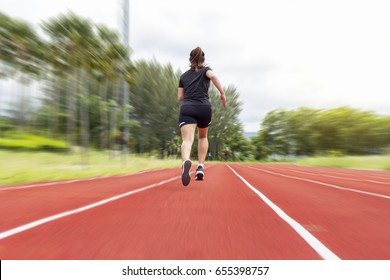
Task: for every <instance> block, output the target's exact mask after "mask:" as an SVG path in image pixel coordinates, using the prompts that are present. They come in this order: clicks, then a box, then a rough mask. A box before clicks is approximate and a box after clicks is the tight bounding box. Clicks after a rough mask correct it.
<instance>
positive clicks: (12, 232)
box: [0, 176, 180, 240]
mask: <svg viewBox="0 0 390 280" xmlns="http://www.w3.org/2000/svg"><path fill="white" fill-rule="evenodd" d="M179 178H180V177H179V176H177V177H173V178H171V179H167V180H164V181H161V182H159V183H155V184H152V185H149V186H146V187H142V188H140V189H136V190H132V191H129V192H126V193H123V194H120V195H116V196H113V197H110V198H107V199H103V200H100V201H98V202H95V203H92V204H88V205H86V206H83V207H79V208H76V209H73V210H69V211H66V212H63V213H59V214H56V215H53V216H49V217H46V218H43V219H39V220H36V221H34V222H31V223H28V224H25V225H22V226H18V227H16V228H13V229H10V230H7V231H4V232H1V233H0V240H1V239H4V238H7V237H9V236H12V235H15V234H18V233H21V232H23V231H26V230H29V229H32V228H34V227H37V226H40V225H43V224H46V223H49V222H52V221H55V220H58V219H61V218H64V217H67V216H71V215H74V214H77V213H80V212H84V211H87V210H89V209H92V208H96V207H98V206H101V205H104V204H107V203H110V202H113V201H115V200H118V199H121V198H124V197H126V196H130V195H133V194H135V193H138V192H142V191H146V190H148V189H151V188H155V187H158V186H161V185H163V184H166V183H169V182H171V181H174V180H177V179H179Z"/></svg>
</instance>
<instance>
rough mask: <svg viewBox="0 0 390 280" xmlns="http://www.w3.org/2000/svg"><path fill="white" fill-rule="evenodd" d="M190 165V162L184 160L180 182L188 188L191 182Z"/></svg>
mask: <svg viewBox="0 0 390 280" xmlns="http://www.w3.org/2000/svg"><path fill="white" fill-rule="evenodd" d="M191 165H192V162H191V161H190V160H186V161H185V162H184V166H183V170H182V174H181V182H182V183H183V186H188V184H189V183H190V181H191V176H190V169H191Z"/></svg>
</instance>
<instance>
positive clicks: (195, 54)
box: [190, 47, 204, 71]
mask: <svg viewBox="0 0 390 280" xmlns="http://www.w3.org/2000/svg"><path fill="white" fill-rule="evenodd" d="M203 63H204V52H203V51H202V49H201V48H200V47H196V48H195V49H193V50H192V51H191V53H190V67H191V70H194V71H198V69H199V68H202V67H203Z"/></svg>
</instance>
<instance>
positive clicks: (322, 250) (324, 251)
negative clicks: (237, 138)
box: [227, 165, 340, 260]
mask: <svg viewBox="0 0 390 280" xmlns="http://www.w3.org/2000/svg"><path fill="white" fill-rule="evenodd" d="M227 166H228V167H229V168H230V169H231V170H232V171H233V173H234V174H236V176H237V177H238V178H240V179H241V181H243V182H244V183H245V185H247V187H249V188H250V189H251V190H252V191H254V192H255V193H256V194H257V195H258V196H259V197H260V198H261V199H262V200H263V201H264V202H265V203H266V204H267V205H268V206H269V207H271V209H272V210H274V211H275V213H276V214H278V215H279V217H281V218H282V219H283V220H284V221H285V222H286V223H288V224H289V225H290V226H291V227H292V228H293V229H294V230H295V231H296V232H297V233H298V234H299V235H300V236H301V237H302V238H303V239H304V240H305V241H306V242H307V243H308V244H309V245H310V246H311V247H312V248H313V249H314V250H315V251H316V252H317V253H318V254H319V255H320V256H321V257H322V258H323V259H325V260H340V258H339V257H338V256H337V255H336V254H334V253H333V252H332V251H331V250H329V249H328V248H327V247H326V246H325V245H324V244H322V243H321V241H319V240H318V239H317V238H315V237H314V236H313V235H312V234H311V233H310V232H309V231H307V230H306V229H305V228H304V227H303V226H302V225H301V224H299V223H298V222H297V221H295V220H294V219H293V218H291V217H290V216H289V215H287V214H286V213H285V212H284V211H283V210H282V209H280V208H279V207H278V206H277V205H276V204H274V203H273V202H272V201H271V200H269V199H268V198H267V197H266V196H265V195H264V194H263V193H261V192H260V191H259V190H257V189H256V188H255V187H253V186H252V185H251V184H250V183H249V182H248V181H247V180H245V179H244V178H243V177H242V176H241V175H239V174H238V173H237V172H236V171H235V170H234V169H233V168H232V167H231V166H230V165H227Z"/></svg>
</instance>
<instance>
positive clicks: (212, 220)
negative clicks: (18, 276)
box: [0, 164, 390, 260]
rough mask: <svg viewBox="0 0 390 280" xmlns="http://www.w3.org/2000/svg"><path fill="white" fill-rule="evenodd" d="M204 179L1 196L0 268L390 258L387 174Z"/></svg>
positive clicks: (156, 176) (296, 170) (212, 172)
mask: <svg viewBox="0 0 390 280" xmlns="http://www.w3.org/2000/svg"><path fill="white" fill-rule="evenodd" d="M205 171H206V177H205V179H206V180H205V181H200V182H199V181H194V180H192V181H191V183H190V185H189V186H188V187H183V186H182V185H181V180H180V177H179V176H180V168H176V169H164V170H157V171H150V172H145V173H138V174H133V175H128V176H121V177H110V178H96V179H91V180H77V181H74V182H55V183H52V184H46V185H45V184H35V185H25V186H12V187H6V186H4V187H0V217H1V224H0V259H3V260H4V259H75V260H77V259H112V260H118V259H129V260H135V259H144V260H148V259H166V260H172V259H183V260H191V259H215V260H219V259H222V260H227V259H241V260H245V259H273V260H280V259H281V260H294V259H298V260H304V259H313V260H315V259H323V258H325V259H328V258H329V259H332V258H336V259H337V258H340V259H363V260H376V259H390V172H381V171H362V170H349V169H330V168H310V167H301V166H295V165H238V164H233V165H230V166H229V165H209V166H207V168H206V170H205Z"/></svg>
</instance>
